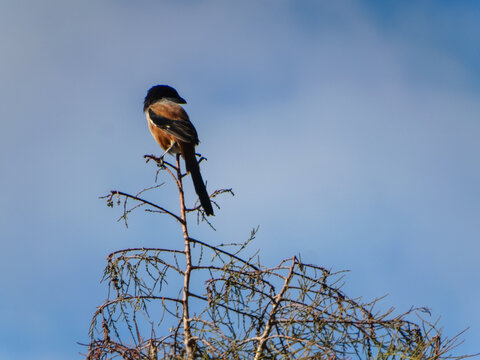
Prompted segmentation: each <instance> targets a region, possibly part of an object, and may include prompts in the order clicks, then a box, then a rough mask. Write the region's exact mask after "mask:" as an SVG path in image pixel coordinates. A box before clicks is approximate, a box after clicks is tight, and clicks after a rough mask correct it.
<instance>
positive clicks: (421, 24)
mask: <svg viewBox="0 0 480 360" xmlns="http://www.w3.org/2000/svg"><path fill="white" fill-rule="evenodd" d="M479 18H480V6H479V5H478V2H476V1H455V2H450V1H423V2H414V1H402V2H398V1H396V2H394V1H384V2H379V1H330V2H327V1H295V2H294V1H273V0H272V1H267V0H265V1H242V2H239V1H236V2H233V1H198V2H193V1H183V2H179V1H137V2H128V1H93V0H86V1H81V2H80V1H65V0H56V1H55V0H47V1H42V2H38V1H31V0H25V1H17V0H4V1H2V2H1V3H0V39H1V41H0V44H1V45H0V46H1V55H2V56H1V57H0V78H1V79H2V81H1V82H0V96H1V99H2V101H1V106H0V119H1V121H2V128H3V131H2V132H0V150H1V151H0V164H1V168H2V176H1V177H0V186H1V189H2V190H3V193H2V201H1V202H0V204H1V205H0V206H1V208H0V239H1V244H2V250H3V254H4V256H3V260H2V262H1V263H0V273H1V274H2V275H1V277H2V285H3V286H2V287H3V291H2V294H3V296H1V297H0V309H1V310H0V311H1V314H2V316H1V317H2V325H1V326H0V358H1V359H6V360H10V359H12V360H13V359H25V360H28V359H75V358H80V355H78V352H80V351H82V350H83V349H82V348H81V347H79V346H78V345H77V344H76V342H77V341H78V342H87V341H88V339H87V331H88V325H89V321H90V318H91V315H92V314H93V312H94V310H95V307H96V306H97V305H99V304H101V302H102V301H103V299H104V297H105V296H106V289H105V287H104V285H103V284H99V280H100V278H101V275H102V272H103V267H104V265H105V258H106V256H107V254H108V253H109V252H111V251H114V250H117V249H120V248H126V247H132V246H155V245H157V246H166V245H171V244H170V243H169V242H170V241H171V239H172V238H173V236H174V234H175V228H174V227H173V226H172V224H171V223H170V222H169V221H167V220H166V219H162V218H158V217H155V216H152V215H150V214H144V213H141V212H139V213H138V214H137V215H134V216H132V218H131V220H130V227H129V228H128V229H125V228H124V227H123V226H122V225H121V224H119V223H116V222H115V220H116V218H117V216H118V215H119V212H118V211H116V210H111V209H109V208H107V207H106V206H105V205H104V203H103V202H102V201H101V200H99V199H98V196H100V195H103V194H105V193H107V192H108V191H109V190H110V189H113V188H118V189H121V190H124V191H127V192H129V191H130V192H135V191H137V190H139V189H142V188H143V187H146V186H149V185H151V184H152V181H153V173H152V168H151V167H149V166H145V165H144V163H143V160H142V155H143V154H150V153H159V151H160V150H159V148H158V147H157V145H156V144H155V142H154V141H153V139H152V138H151V136H150V134H149V133H148V130H147V126H146V121H145V119H144V116H143V114H142V111H141V110H142V101H143V97H144V96H145V93H146V91H147V89H148V88H149V87H150V86H152V85H154V84H157V83H163V84H170V85H172V86H174V87H176V88H177V90H178V91H179V93H180V94H181V95H182V96H183V97H184V98H186V99H187V101H188V105H186V110H187V111H188V113H189V114H190V117H191V119H192V121H193V123H194V124H195V126H196V128H197V130H198V133H199V137H200V140H201V144H200V146H199V148H198V150H199V152H201V153H202V154H204V155H205V156H207V157H208V163H206V164H204V165H203V167H202V172H203V175H204V177H205V178H206V179H207V180H208V186H209V189H210V190H213V189H214V188H221V187H233V189H234V191H235V194H236V196H235V197H234V198H231V199H230V198H225V199H224V200H222V201H221V205H222V210H221V211H217V213H218V215H217V216H216V217H215V219H214V223H215V226H216V227H217V228H218V230H217V232H215V233H212V232H211V231H210V230H209V229H208V228H207V227H206V226H204V225H200V226H198V227H195V228H194V229H192V234H193V236H195V237H197V238H200V239H202V240H205V241H210V242H224V241H227V240H228V241H240V240H244V239H246V238H247V237H248V234H249V232H250V230H251V228H253V227H255V226H257V225H260V232H259V234H258V237H257V240H256V242H255V243H254V244H253V247H255V248H260V249H262V254H263V258H264V260H265V262H266V263H267V264H270V265H273V264H275V263H277V262H279V261H280V259H283V258H286V257H290V256H292V255H293V254H298V253H300V254H302V257H303V259H304V260H305V261H307V262H312V263H317V264H319V265H322V266H324V267H327V268H330V267H331V268H332V269H335V270H342V269H349V270H352V272H350V273H349V274H348V276H347V278H346V285H345V288H344V289H345V291H346V292H347V293H348V294H349V295H351V296H363V297H364V299H365V300H369V299H373V298H375V297H377V296H382V295H384V294H389V296H388V297H387V298H386V300H384V301H383V304H384V306H385V307H388V306H390V305H392V306H395V307H396V309H397V311H398V312H401V311H406V310H408V309H409V308H410V307H411V306H412V305H415V306H427V307H430V308H431V309H432V311H433V317H434V318H435V319H436V318H437V317H439V316H440V317H441V319H440V323H441V325H442V326H443V327H444V333H445V334H448V335H454V334H456V333H457V332H459V331H461V330H463V329H464V328H466V327H467V326H470V330H469V331H468V332H467V333H466V334H465V336H464V338H465V343H464V345H463V346H462V347H461V348H459V350H458V351H459V352H460V353H468V352H470V353H473V352H479V351H480V345H479V339H480V326H479V325H478V324H479V323H480V310H479V308H478V305H477V303H478V298H480V262H479V261H478V255H479V253H480V245H479V237H480V221H479V219H480V190H479V184H480V163H479V161H478V154H479V153H480V142H479V141H478V139H479V136H480V101H479V97H480V65H479V64H480V46H479V44H480V41H479V40H480V23H479V22H478V19H479ZM189 194H190V195H192V193H191V191H190V193H189ZM152 196H153V197H154V198H155V196H156V197H157V198H155V199H154V200H158V201H161V202H162V203H164V204H165V205H170V206H171V207H174V206H176V203H175V197H174V196H173V195H170V194H168V193H165V192H163V193H158V194H157V195H152ZM117 210H118V209H117ZM172 246H175V245H172Z"/></svg>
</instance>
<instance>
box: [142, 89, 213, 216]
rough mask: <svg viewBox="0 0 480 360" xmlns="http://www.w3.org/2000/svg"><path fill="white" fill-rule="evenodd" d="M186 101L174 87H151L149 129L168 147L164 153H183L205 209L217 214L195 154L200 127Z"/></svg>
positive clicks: (146, 109) (147, 104) (147, 100)
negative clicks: (189, 112)
mask: <svg viewBox="0 0 480 360" xmlns="http://www.w3.org/2000/svg"><path fill="white" fill-rule="evenodd" d="M186 103H187V102H186V101H185V100H184V99H182V98H181V97H180V95H178V92H177V91H176V90H175V89H174V88H172V87H170V86H167V85H157V86H154V87H152V88H151V89H150V90H148V93H147V96H146V97H145V101H144V103H143V111H144V112H145V115H146V116H147V120H148V128H149V129H150V132H151V133H152V136H153V138H154V139H155V140H156V141H157V143H158V144H159V145H160V146H161V147H162V148H163V150H165V152H164V153H163V155H162V156H164V155H165V154H166V153H174V154H178V153H180V154H181V155H182V157H183V158H184V159H185V167H186V168H187V171H188V172H190V174H191V176H192V180H193V186H194V187H195V192H196V193H197V195H198V197H199V199H200V204H201V205H202V207H203V210H205V213H206V214H207V215H213V208H212V203H211V202H210V197H209V196H208V192H207V188H206V187H205V183H204V182H203V179H202V175H201V174H200V167H199V166H198V162H197V158H196V155H195V146H196V145H198V135H197V130H195V127H194V126H193V124H192V123H191V122H190V119H189V118H188V115H187V113H186V112H185V110H184V109H183V107H181V106H180V105H179V104H186Z"/></svg>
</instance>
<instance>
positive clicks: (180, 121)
mask: <svg viewBox="0 0 480 360" xmlns="http://www.w3.org/2000/svg"><path fill="white" fill-rule="evenodd" d="M179 108H180V107H179ZM180 109H181V108H180ZM159 110H165V108H163V109H162V108H160V107H157V108H155V110H153V109H152V108H150V109H148V118H149V120H150V121H151V122H152V124H153V125H155V126H156V127H158V128H160V129H162V130H163V131H165V132H166V133H167V134H170V135H172V136H174V137H175V138H177V139H178V140H180V141H183V142H186V143H193V144H195V145H197V144H198V134H197V131H196V130H195V128H194V127H193V125H192V123H191V122H190V120H189V119H188V115H187V114H186V113H185V111H182V112H180V111H178V110H177V111H159ZM182 110H183V109H182ZM182 115H184V116H182Z"/></svg>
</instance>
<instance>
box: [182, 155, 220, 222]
mask: <svg viewBox="0 0 480 360" xmlns="http://www.w3.org/2000/svg"><path fill="white" fill-rule="evenodd" d="M182 150H184V151H183V156H184V158H185V167H186V168H187V171H188V172H190V175H191V176H192V180H193V186H194V187H195V192H196V193H197V195H198V198H199V199H200V204H202V207H203V210H205V213H206V214H207V215H214V214H213V207H212V203H211V202H210V196H208V192H207V188H206V187H205V183H204V182H203V179H202V174H200V167H199V166H198V162H197V158H196V156H195V148H194V147H193V146H192V147H191V148H190V147H188V148H186V147H184V149H182Z"/></svg>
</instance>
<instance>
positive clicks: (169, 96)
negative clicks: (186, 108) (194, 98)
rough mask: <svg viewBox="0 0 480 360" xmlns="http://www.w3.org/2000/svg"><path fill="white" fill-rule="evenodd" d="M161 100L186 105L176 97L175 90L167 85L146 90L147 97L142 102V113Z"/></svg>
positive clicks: (183, 100) (178, 96)
mask: <svg viewBox="0 0 480 360" xmlns="http://www.w3.org/2000/svg"><path fill="white" fill-rule="evenodd" d="M162 99H165V100H170V101H173V102H176V103H177V104H186V103H187V102H186V101H185V99H183V98H181V97H180V95H178V92H177V90H175V89H174V88H173V87H171V86H168V85H156V86H153V87H152V88H150V90H148V93H147V96H145V101H144V102H143V111H146V110H147V108H148V107H149V106H150V105H152V104H154V103H156V102H157V101H159V100H162Z"/></svg>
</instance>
